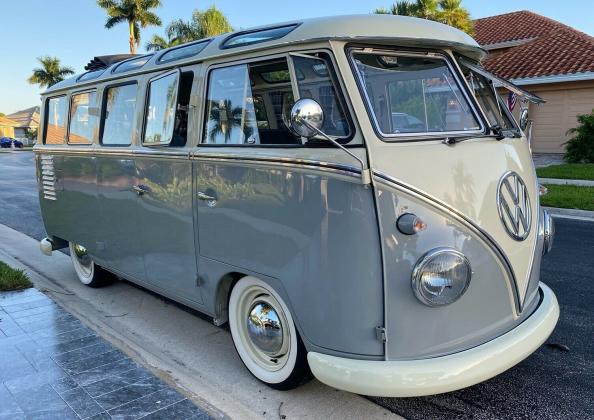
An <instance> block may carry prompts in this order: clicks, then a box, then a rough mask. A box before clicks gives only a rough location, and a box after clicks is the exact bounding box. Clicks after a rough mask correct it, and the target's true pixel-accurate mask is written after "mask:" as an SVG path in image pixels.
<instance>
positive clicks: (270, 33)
mask: <svg viewBox="0 0 594 420" xmlns="http://www.w3.org/2000/svg"><path fill="white" fill-rule="evenodd" d="M297 26H299V25H298V24H294V25H286V26H278V27H276V28H270V29H257V30H252V31H245V32H238V33H236V34H233V35H231V36H230V37H229V38H227V39H226V40H225V41H224V42H223V45H221V48H236V47H245V46H246V45H252V44H258V43H260V42H266V41H272V40H273V39H279V38H282V37H284V36H285V35H287V34H288V33H289V32H291V31H292V30H293V29H295V28H296V27H297Z"/></svg>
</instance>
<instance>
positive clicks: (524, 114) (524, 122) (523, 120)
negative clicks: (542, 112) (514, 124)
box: [520, 108, 528, 131]
mask: <svg viewBox="0 0 594 420" xmlns="http://www.w3.org/2000/svg"><path fill="white" fill-rule="evenodd" d="M526 127H528V108H522V110H521V111H520V128H521V129H522V131H524V130H526Z"/></svg>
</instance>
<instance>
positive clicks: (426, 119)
mask: <svg viewBox="0 0 594 420" xmlns="http://www.w3.org/2000/svg"><path fill="white" fill-rule="evenodd" d="M353 59H354V61H355V65H356V67H357V71H358V73H359V76H360V78H361V81H362V84H363V88H364V89H365V93H366V94H367V97H368V100H369V105H370V107H371V110H372V113H373V117H374V119H375V121H376V124H377V126H378V129H379V131H380V132H381V133H382V134H383V135H387V136H397V135H403V134H404V135H406V134H410V133H431V134H440V133H452V132H466V131H479V130H480V129H481V127H480V124H479V122H478V119H477V117H476V116H475V115H474V114H473V112H472V110H471V108H470V105H469V103H468V101H467V100H466V98H465V96H464V95H463V93H462V90H461V88H460V86H459V85H458V83H457V81H456V79H455V78H454V76H453V74H452V72H451V70H450V69H449V67H448V65H447V63H446V61H445V59H443V58H441V57H435V56H416V55H405V54H403V55H381V54H376V53H367V52H365V53H363V52H355V53H354V54H353Z"/></svg>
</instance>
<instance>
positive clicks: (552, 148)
mask: <svg viewBox="0 0 594 420" xmlns="http://www.w3.org/2000/svg"><path fill="white" fill-rule="evenodd" d="M524 88H525V89H526V90H528V91H530V92H533V93H535V94H537V95H538V96H540V97H541V98H543V99H545V100H546V101H547V102H546V103H545V104H542V105H532V104H530V114H529V115H530V118H531V119H532V120H533V121H534V128H533V130H532V151H533V152H535V153H563V152H564V145H563V143H565V142H566V141H567V140H569V139H570V138H571V136H568V135H567V134H566V133H567V130H569V129H570V128H574V127H576V126H577V119H576V116H577V115H578V114H588V113H590V112H592V109H593V108H594V81H592V82H570V83H555V84H548V85H530V86H524ZM516 108H518V107H516ZM514 111H515V110H514ZM514 114H515V112H514Z"/></svg>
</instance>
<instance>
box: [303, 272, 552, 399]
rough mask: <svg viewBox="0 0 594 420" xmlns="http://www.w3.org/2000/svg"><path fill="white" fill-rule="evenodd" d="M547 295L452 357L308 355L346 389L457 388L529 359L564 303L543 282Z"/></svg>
mask: <svg viewBox="0 0 594 420" xmlns="http://www.w3.org/2000/svg"><path fill="white" fill-rule="evenodd" d="M540 292H541V296H542V300H541V302H540V304H539V306H538V307H537V308H536V310H535V311H534V313H533V314H532V315H530V317H528V318H527V319H526V320H525V321H524V322H522V323H521V324H520V325H518V326H517V327H516V328H514V329H513V330H511V331H508V332H507V333H505V334H503V335H501V336H499V337H497V338H495V339H493V340H491V341H489V342H487V343H485V344H481V345H480V346H477V347H474V348H471V349H469V350H465V351H462V352H459V353H454V354H450V355H447V356H441V357H435V358H430V359H420V360H406V361H371V360H357V359H346V358H342V357H336V356H330V355H326V354H321V353H315V352H310V353H308V354H307V360H308V362H309V366H310V368H311V370H312V372H313V374H314V376H315V377H316V378H318V379H319V380H320V381H321V382H323V383H325V384H326V385H330V386H332V387H334V388H337V389H341V390H344V391H349V392H354V393H357V394H363V395H372V396H378V397H414V396H422V395H433V394H440V393H442V392H449V391H454V390H456V389H461V388H465V387H467V386H471V385H474V384H477V383H479V382H482V381H485V380H487V379H490V378H492V377H494V376H496V375H498V374H500V373H501V372H504V371H505V370H507V369H509V368H510V367H512V366H514V365H516V364H517V363H519V362H521V361H522V360H524V359H525V358H526V357H528V356H529V355H530V354H532V353H533V352H534V351H535V350H536V349H537V348H538V347H540V346H541V345H542V344H543V343H544V342H545V340H546V339H547V338H548V337H549V335H550V334H551V333H552V332H553V329H554V328H555V325H556V324H557V320H558V319H559V305H558V303H557V298H556V297H555V294H554V293H553V291H552V290H551V289H550V288H549V287H548V286H547V285H545V284H543V283H540Z"/></svg>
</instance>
